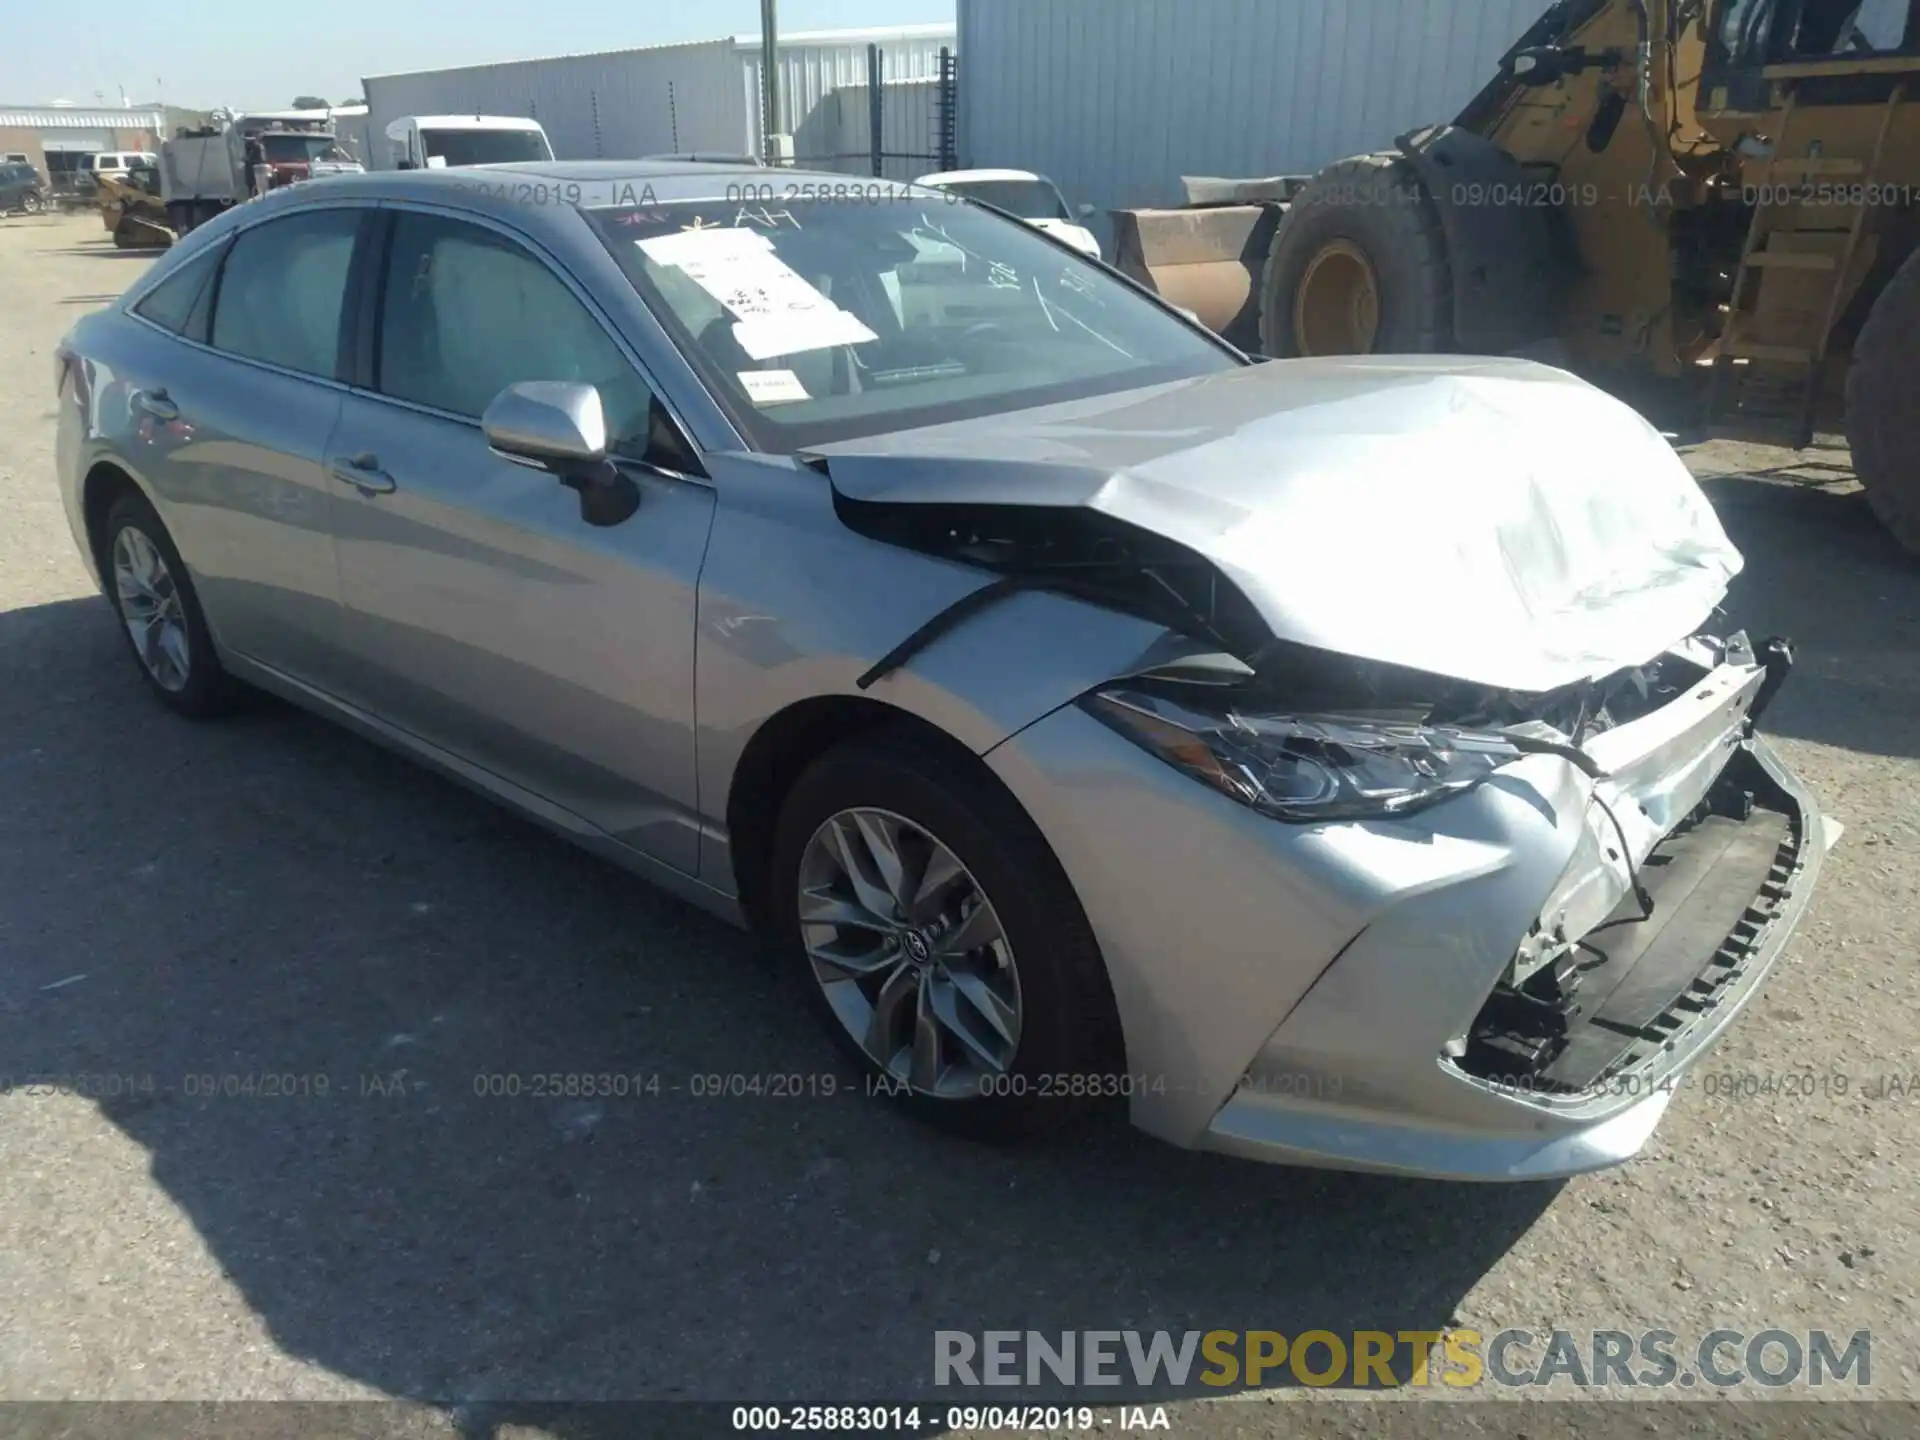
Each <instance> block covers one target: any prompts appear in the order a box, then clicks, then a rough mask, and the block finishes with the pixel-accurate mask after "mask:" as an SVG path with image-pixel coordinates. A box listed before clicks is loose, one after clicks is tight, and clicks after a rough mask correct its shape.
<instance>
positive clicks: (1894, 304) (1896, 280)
mask: <svg viewBox="0 0 1920 1440" xmlns="http://www.w3.org/2000/svg"><path fill="white" fill-rule="evenodd" d="M1847 443H1848V444H1849V445H1850V446H1852V447H1853V470H1854V474H1855V475H1857V476H1858V477H1859V479H1860V484H1861V487H1862V488H1863V489H1864V490H1865V491H1866V492H1867V503H1868V504H1869V505H1870V506H1872V507H1873V513H1874V514H1875V515H1877V516H1878V517H1879V519H1880V523H1881V524H1882V525H1885V526H1886V527H1887V529H1888V530H1890V531H1892V532H1893V536H1894V538H1895V539H1896V540H1898V541H1899V542H1900V543H1901V544H1902V545H1903V546H1905V547H1906V549H1907V550H1908V551H1909V552H1911V553H1912V554H1915V555H1920V251H1916V252H1915V253H1914V254H1912V255H1910V256H1908V257H1907V260H1906V263H1905V264H1903V265H1902V266H1901V267H1900V269H1899V271H1898V272H1897V273H1896V274H1895V275H1894V277H1893V279H1892V280H1891V281H1889V282H1888V284H1887V288H1886V289H1884V290H1882V291H1881V292H1880V297H1879V298H1878V299H1877V300H1875V301H1874V302H1873V310H1872V311H1871V312H1870V313H1869V314H1868V316H1867V323H1866V324H1865V325H1864V326H1862V327H1861V330H1860V338H1859V339H1858V340H1857V341H1855V342H1854V347H1853V366H1852V368H1851V369H1850V370H1849V371H1848V372H1847Z"/></svg>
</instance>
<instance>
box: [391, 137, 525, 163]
mask: <svg viewBox="0 0 1920 1440" xmlns="http://www.w3.org/2000/svg"><path fill="white" fill-rule="evenodd" d="M420 143H421V144H422V145H424V146H425V147H426V151H427V156H428V158H429V159H432V158H435V157H438V158H439V159H442V160H444V161H446V162H447V164H448V165H505V164H512V163H514V162H517V161H522V160H551V159H552V158H553V152H552V151H551V150H549V149H548V148H547V137H546V136H545V135H542V134H541V133H540V132H539V131H538V130H422V131H421V132H420Z"/></svg>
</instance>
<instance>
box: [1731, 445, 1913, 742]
mask: <svg viewBox="0 0 1920 1440" xmlns="http://www.w3.org/2000/svg"><path fill="white" fill-rule="evenodd" d="M1702 485H1703V488H1704V489H1705V490H1706V492H1707V495H1708V496H1709V498H1710V499H1711V500H1712V501H1713V504H1714V508H1715V509H1716V510H1717V511H1718V512H1719V515H1720V519H1721V522H1722V524H1724V525H1725V527H1726V530H1727V533H1728V535H1729V536H1730V537H1731V538H1732V540H1733V542H1734V544H1736V545H1738V546H1739V547H1740V550H1741V552H1742V553H1743V554H1744V555H1745V557H1746V569H1745V570H1744V571H1743V572H1742V573H1741V575H1740V576H1739V577H1738V578H1736V579H1735V581H1734V583H1733V587H1732V589H1731V591H1730V592H1729V594H1728V597H1727V601H1726V604H1725V609H1726V611H1727V615H1728V617H1729V619H1730V620H1731V621H1732V623H1733V624H1735V625H1737V626H1744V627H1745V628H1746V629H1747V630H1748V632H1749V633H1750V634H1751V635H1752V636H1753V637H1754V638H1755V639H1756V640H1759V639H1762V638H1764V637H1766V636H1769V635H1785V636H1787V637H1789V638H1790V639H1792V641H1793V642H1794V650H1795V655H1796V660H1797V663H1796V666H1795V669H1794V673H1793V676H1792V678H1791V679H1790V680H1789V681H1788V683H1787V685H1786V687H1785V688H1784V689H1783V690H1782V691H1781V692H1780V696H1779V699H1778V700H1777V701H1776V702H1775V703H1774V705H1773V708H1772V709H1771V710H1769V711H1768V712H1767V715H1766V717H1765V719H1764V720H1763V721H1762V725H1761V728H1762V729H1764V730H1767V731H1771V732H1774V733H1776V734H1780V735H1787V736H1791V737H1793V738H1795V739H1800V740H1812V741H1817V742H1819V743H1820V744H1823V745H1833V746H1838V747H1840V748H1843V749H1847V750H1858V751H1862V752H1864V753H1867V754H1874V755H1888V756H1897V757H1913V756H1920V557H1915V556H1910V555H1908V554H1906V553H1905V552H1904V551H1902V550H1901V548H1900V547H1899V545H1898V544H1897V543H1895V541H1894V540H1893V538H1892V536H1890V535H1889V534H1888V533H1887V532H1886V530H1885V529H1884V528H1883V527H1882V526H1881V524H1880V523H1879V521H1878V520H1877V519H1875V518H1874V515H1873V512H1872V510H1871V509H1870V508H1869V507H1868V505H1867V501H1866V497H1865V496H1864V495H1863V494H1862V493H1861V492H1860V491H1859V490H1857V489H1852V488H1844V489H1843V488H1836V487H1835V486H1833V485H1822V484H1818V483H1806V482H1799V483H1796V482H1794V481H1792V480H1789V479H1784V478H1781V477H1778V476H1768V477H1765V478H1753V477H1748V476H1739V475H1732V476H1717V477H1711V478H1708V479H1706V480H1704V481H1703V482H1702Z"/></svg>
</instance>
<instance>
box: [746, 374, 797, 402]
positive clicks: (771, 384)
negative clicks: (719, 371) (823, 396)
mask: <svg viewBox="0 0 1920 1440" xmlns="http://www.w3.org/2000/svg"><path fill="white" fill-rule="evenodd" d="M738 373H739V376H740V383H741V384H742V385H744V386H746V387H747V398H748V399H749V400H751V401H753V403H754V404H756V405H785V404H787V403H788V402H789V401H793V400H810V399H812V398H813V397H812V396H810V395H808V394H807V387H806V386H804V385H802V384H801V383H800V377H799V376H798V375H796V374H794V373H793V371H791V370H742V371H739V372H738Z"/></svg>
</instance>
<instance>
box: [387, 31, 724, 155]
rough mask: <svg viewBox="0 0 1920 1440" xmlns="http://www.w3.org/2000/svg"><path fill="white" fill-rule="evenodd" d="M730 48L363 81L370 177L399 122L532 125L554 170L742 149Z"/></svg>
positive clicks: (666, 48)
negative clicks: (562, 165)
mask: <svg viewBox="0 0 1920 1440" xmlns="http://www.w3.org/2000/svg"><path fill="white" fill-rule="evenodd" d="M738 76H739V62H738V61H737V59H736V58H735V53H734V44H733V41H732V40H731V39H727V40H703V41H698V42H696V43H694V44H690V45H661V46H655V47H651V48H648V49H643V50H610V51H607V52H605V53H603V54H598V55H562V56H555V57H553V58H551V59H545V60H513V61H508V62H505V63H503V64H499V65H474V66H469V67H466V68H463V69H459V70H425V71H420V72H418V73H416V74H411V75H375V76H370V77H368V79H367V81H366V94H367V105H368V109H369V112H370V115H369V119H370V122H371V125H370V128H371V129H372V132H373V135H374V138H375V141H376V147H375V148H376V149H377V150H378V151H380V152H381V153H380V154H379V156H378V168H381V169H386V168H388V167H390V166H391V165H392V163H393V161H392V156H391V154H390V153H387V151H388V147H387V145H386V142H385V136H386V129H387V125H388V123H389V122H391V121H393V120H396V119H398V118H400V117H401V116H403V115H474V114H479V115H519V116H526V117H528V118H531V119H534V120H538V121H539V122H540V124H541V126H542V127H543V128H544V129H545V130H546V132H547V137H548V139H550V140H551V141H552V142H553V153H554V154H555V155H556V156H557V157H559V158H560V159H562V160H594V159H601V158H607V159H632V158H637V157H639V156H642V155H658V154H667V153H671V152H673V151H675V150H696V149H698V150H726V151H738V150H740V149H741V148H742V146H743V145H744V144H745V143H746V140H747V136H746V132H745V117H744V116H742V114H741V112H740V100H739V87H738Z"/></svg>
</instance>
